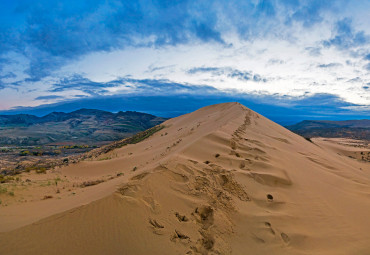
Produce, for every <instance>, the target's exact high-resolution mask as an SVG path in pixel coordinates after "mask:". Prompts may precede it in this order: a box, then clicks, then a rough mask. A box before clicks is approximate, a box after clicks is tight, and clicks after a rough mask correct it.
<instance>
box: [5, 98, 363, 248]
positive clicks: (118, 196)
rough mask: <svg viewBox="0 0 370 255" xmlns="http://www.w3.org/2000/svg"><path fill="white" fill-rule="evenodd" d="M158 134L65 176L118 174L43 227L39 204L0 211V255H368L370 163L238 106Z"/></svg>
mask: <svg viewBox="0 0 370 255" xmlns="http://www.w3.org/2000/svg"><path fill="white" fill-rule="evenodd" d="M164 125H165V126H166V128H164V129H162V130H161V131H160V132H158V133H156V134H154V135H153V136H152V137H150V138H149V139H147V140H144V141H143V142H140V143H138V144H135V145H128V146H125V147H122V148H120V149H116V150H114V151H112V152H109V153H108V154H107V155H103V156H105V157H109V158H111V159H109V160H104V161H99V160H98V159H97V160H95V161H88V162H81V163H79V164H76V165H72V166H69V167H65V168H63V169H61V170H60V171H61V172H62V174H63V175H65V176H68V177H70V178H87V177H91V176H95V177H99V176H101V175H104V174H109V173H114V172H115V171H117V170H119V171H122V172H124V173H125V176H124V178H122V179H114V180H113V181H109V182H106V183H103V184H99V185H96V186H93V187H89V188H88V189H86V191H85V193H83V194H82V195H81V196H80V197H79V199H82V198H83V199H82V200H83V202H81V203H77V202H75V203H72V202H71V201H70V200H71V199H72V198H65V199H60V200H53V201H45V203H49V206H48V207H47V208H45V210H44V213H43V214H42V217H41V216H39V215H40V213H39V212H38V208H40V203H34V205H33V204H32V203H31V204H28V205H20V206H18V207H13V208H4V209H3V208H1V209H0V210H3V212H0V216H1V218H2V219H1V220H0V227H1V226H4V229H5V228H6V231H5V232H4V231H3V233H0V254H347V255H348V254H369V252H370V242H369V240H370V231H369V227H370V218H369V217H368V214H369V212H370V167H369V164H368V163H366V162H360V161H357V160H355V159H351V158H348V157H347V156H343V155H339V154H338V153H336V152H334V151H330V150H328V149H326V147H323V146H320V145H318V144H314V143H310V142H308V141H306V140H305V139H303V138H302V137H300V136H298V135H296V134H293V133H292V132H290V131H288V130H287V129H285V128H283V127H281V126H279V125H278V124H276V123H274V122H272V121H270V120H268V119H266V118H264V117H263V116H261V115H259V114H257V113H255V112H253V111H251V110H249V109H247V108H246V107H244V106H242V105H240V104H238V103H227V104H219V105H213V106H208V107H205V108H202V109H200V110H198V111H195V112H193V113H190V114H187V115H184V116H180V117H178V118H174V119H171V120H168V121H166V122H165V123H164ZM133 170H134V171H133ZM99 191H101V193H99ZM30 192H31V191H30ZM101 194H104V196H103V195H101ZM76 197H77V196H76ZM73 199H75V198H73ZM76 199H77V198H76ZM96 199H98V200H96ZM82 203H83V204H84V205H82V206H77V205H80V204H82ZM22 206H23V207H22ZM24 206H28V207H27V208H28V210H27V212H23V214H19V216H18V217H19V220H18V219H17V217H15V218H14V217H13V218H10V216H9V215H10V214H11V213H15V211H20V210H22V208H23V209H24V208H26V207H24ZM76 206H77V207H76ZM32 207H34V208H32ZM14 208H15V209H14ZM7 217H8V218H7ZM22 217H26V218H27V219H28V220H27V221H22V223H19V222H20V219H21V218H22ZM7 219H8V222H11V224H6V223H4V221H6V220H7ZM0 230H1V229H0Z"/></svg>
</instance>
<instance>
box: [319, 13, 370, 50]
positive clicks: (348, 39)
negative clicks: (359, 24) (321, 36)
mask: <svg viewBox="0 0 370 255" xmlns="http://www.w3.org/2000/svg"><path fill="white" fill-rule="evenodd" d="M369 42H370V36H369V35H367V34H365V32H364V31H355V29H354V28H353V25H352V19H350V18H344V19H341V20H339V21H338V22H337V23H336V26H335V36H334V37H333V38H331V39H329V40H326V41H324V42H323V44H324V46H326V47H330V46H334V47H337V48H339V49H342V50H343V49H350V48H354V47H358V46H363V45H366V44H368V43H369Z"/></svg>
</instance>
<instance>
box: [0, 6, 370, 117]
mask: <svg viewBox="0 0 370 255" xmlns="http://www.w3.org/2000/svg"><path fill="white" fill-rule="evenodd" d="M177 98H182V99H183V100H176V99H177ZM202 98H203V99H202ZM185 99H186V100H187V102H188V104H187V105H186V103H185V101H186V100H185ZM224 101H241V102H242V103H244V104H245V105H246V106H249V107H250V108H252V109H256V110H258V111H259V112H261V113H262V114H265V115H267V116H268V117H271V118H273V119H274V118H275V119H274V120H278V121H279V120H280V121H281V122H283V121H287V119H295V118H296V119H297V120H298V119H302V118H310V119H314V118H330V119H346V118H363V117H369V115H370V1H368V0H356V1H344V0H343V1H342V0H335V1H330V0H328V1H322V0H305V1H303V0H302V1H300V0H286V1H274V0H271V1H267V0H255V1H236V0H229V1H217V0H216V1H170V0H165V1H160V0H157V1H135V0H130V1H122V0H121V1H119V0H117V1H103V0H89V1H83V0H80V1H70V0H64V1H52V0H33V1H28V0H23V1H16V0H1V1H0V110H3V111H5V110H9V109H10V110H12V111H13V112H20V111H31V112H32V111H33V112H37V113H41V112H44V111H52V110H56V109H58V110H70V109H72V108H73V107H90V106H94V108H101V109H103V108H104V109H109V110H112V111H118V110H128V109H129V110H142V111H147V112H148V111H152V112H156V113H158V114H161V115H166V116H175V115H176V114H180V113H185V112H187V111H190V110H193V108H196V107H198V106H203V105H205V104H207V103H217V102H224ZM107 102H115V103H112V104H109V103H107ZM156 105H165V107H162V108H161V109H159V108H158V109H157V110H156V111H153V109H155V108H156V107H157V106H156ZM72 106H73V107H72ZM253 107H254V108H253ZM40 109H43V110H40ZM72 110H73V109H72ZM289 114H291V115H289ZM288 115H289V116H290V117H289V118H288V117H286V120H284V116H288ZM277 116H280V117H277Z"/></svg>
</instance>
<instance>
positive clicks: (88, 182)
mask: <svg viewBox="0 0 370 255" xmlns="http://www.w3.org/2000/svg"><path fill="white" fill-rule="evenodd" d="M102 182H104V180H95V181H85V182H83V183H82V184H81V185H80V187H81V188H85V187H89V186H94V185H97V184H99V183H102Z"/></svg>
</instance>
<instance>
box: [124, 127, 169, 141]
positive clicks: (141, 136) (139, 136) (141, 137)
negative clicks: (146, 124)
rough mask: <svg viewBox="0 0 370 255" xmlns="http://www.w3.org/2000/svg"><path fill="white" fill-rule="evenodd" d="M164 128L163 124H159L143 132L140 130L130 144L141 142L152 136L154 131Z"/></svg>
mask: <svg viewBox="0 0 370 255" xmlns="http://www.w3.org/2000/svg"><path fill="white" fill-rule="evenodd" d="M163 128H164V126H163V125H158V126H155V127H152V128H150V129H148V130H145V131H143V132H140V133H138V134H136V135H134V136H133V137H131V139H130V144H136V143H139V142H141V141H143V140H145V139H147V138H148V137H150V136H152V135H153V134H154V133H156V132H158V131H160V130H162V129H163Z"/></svg>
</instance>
